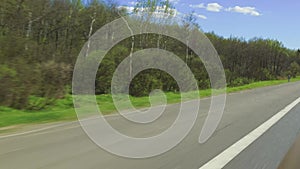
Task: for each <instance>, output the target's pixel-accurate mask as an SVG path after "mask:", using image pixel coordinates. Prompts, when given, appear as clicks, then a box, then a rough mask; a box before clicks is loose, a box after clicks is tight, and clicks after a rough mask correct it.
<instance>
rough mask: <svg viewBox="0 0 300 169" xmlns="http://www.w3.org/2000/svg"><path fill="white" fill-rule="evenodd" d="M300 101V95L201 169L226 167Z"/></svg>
mask: <svg viewBox="0 0 300 169" xmlns="http://www.w3.org/2000/svg"><path fill="white" fill-rule="evenodd" d="M298 103H300V97H299V98H298V99H296V100H295V101H293V102H292V103H291V104H289V105H287V106H286V107H285V108H284V109H282V110H281V111H279V112H278V113H277V114H275V115H274V116H273V117H271V118H270V119H269V120H267V121H266V122H264V123H263V124H262V125H260V126H259V127H257V128H256V129H254V130H253V131H252V132H250V133H249V134H248V135H246V136H245V137H243V138H242V139H240V140H239V141H237V142H236V143H234V144H233V145H231V146H230V147H229V148H227V149H226V150H224V151H223V152H222V153H220V154H219V155H217V156H216V157H214V158H213V159H212V160H210V161H209V162H208V163H206V164H204V165H203V166H202V167H200V168H199V169H221V168H223V167H225V166H226V165H227V164H228V163H229V162H230V161H231V160H233V159H234V158H235V157H236V156H237V155H239V154H240V153H241V152H242V151H243V150H245V149H246V148H247V147H248V146H249V145H250V144H252V143H253V142H254V141H255V140H257V139H258V138H259V137H260V136H262V135H263V134H264V133H265V132H266V131H267V130H269V129H270V128H271V127H272V126H273V125H274V124H276V123H277V122H278V121H279V120H281V119H282V118H283V117H284V116H285V115H286V114H288V112H289V111H290V110H291V109H292V108H294V107H295V106H296V105H297V104H298Z"/></svg>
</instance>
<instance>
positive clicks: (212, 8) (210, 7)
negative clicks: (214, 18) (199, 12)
mask: <svg viewBox="0 0 300 169" xmlns="http://www.w3.org/2000/svg"><path fill="white" fill-rule="evenodd" d="M222 9H223V6H221V5H220V4H218V3H209V4H207V7H206V10H208V11H211V12H220V11H221V10H222Z"/></svg>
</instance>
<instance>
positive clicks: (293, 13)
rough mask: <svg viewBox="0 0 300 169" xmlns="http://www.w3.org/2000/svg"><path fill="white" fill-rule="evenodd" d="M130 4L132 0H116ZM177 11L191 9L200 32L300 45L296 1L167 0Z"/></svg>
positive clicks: (299, 14)
mask: <svg viewBox="0 0 300 169" xmlns="http://www.w3.org/2000/svg"><path fill="white" fill-rule="evenodd" d="M117 1H118V3H119V4H120V6H127V7H133V6H134V4H135V2H136V1H135V0H122V1H121V0H117ZM170 1H171V2H172V3H173V4H174V5H175V8H176V10H177V11H178V12H179V13H183V14H189V13H191V12H195V16H196V18H197V23H198V24H199V25H200V27H201V29H202V30H203V31H204V32H212V31H213V32H215V33H216V34H217V35H220V36H223V37H226V38H228V37H230V36H234V37H242V38H245V39H246V40H248V39H251V38H254V37H259V38H269V39H274V40H279V41H281V42H282V43H283V45H284V46H285V47H287V48H290V49H299V48H300V1H298V0H170Z"/></svg>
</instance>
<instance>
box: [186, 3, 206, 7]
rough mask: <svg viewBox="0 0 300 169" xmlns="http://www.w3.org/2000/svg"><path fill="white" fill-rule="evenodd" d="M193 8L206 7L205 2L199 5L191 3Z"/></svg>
mask: <svg viewBox="0 0 300 169" xmlns="http://www.w3.org/2000/svg"><path fill="white" fill-rule="evenodd" d="M189 6H190V7H191V8H206V7H205V5H204V3H201V4H198V5H192V4H191V5H189Z"/></svg>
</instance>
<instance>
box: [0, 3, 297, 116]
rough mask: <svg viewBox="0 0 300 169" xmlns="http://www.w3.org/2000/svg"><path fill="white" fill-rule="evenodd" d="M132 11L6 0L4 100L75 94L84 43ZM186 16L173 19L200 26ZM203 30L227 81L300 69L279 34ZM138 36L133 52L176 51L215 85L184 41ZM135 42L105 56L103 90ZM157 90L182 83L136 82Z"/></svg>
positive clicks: (0, 69) (135, 92)
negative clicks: (246, 36) (249, 35)
mask: <svg viewBox="0 0 300 169" xmlns="http://www.w3.org/2000/svg"><path fill="white" fill-rule="evenodd" d="M141 7H144V8H143V9H149V11H150V12H155V11H156V10H161V9H162V8H163V9H164V10H163V11H164V12H166V13H169V14H170V15H172V11H173V10H174V7H173V5H172V3H171V2H170V1H168V0H139V1H138V2H137V5H136V7H135V9H134V11H133V12H139V9H142V8H141ZM145 7H148V8H145ZM128 13H129V11H127V9H126V8H122V7H120V5H119V4H118V3H116V2H114V1H99V0H90V1H83V0H34V1H32V0H1V3H0V106H7V107H11V108H15V109H29V110H30V109H34V108H36V104H34V105H35V106H33V103H31V101H30V100H31V98H32V97H38V98H43V99H42V101H39V105H38V108H39V109H42V108H43V107H44V106H46V105H49V104H51V103H52V102H53V101H54V100H56V99H61V98H64V97H65V96H66V95H67V94H72V90H71V88H72V75H73V69H74V65H75V62H76V60H77V57H78V54H79V52H80V50H81V49H82V47H83V46H84V44H85V43H86V42H87V41H88V40H89V38H90V37H91V36H92V35H93V34H94V33H95V32H96V31H97V30H98V29H100V28H101V27H103V26H104V25H106V24H107V23H109V22H111V21H113V20H115V19H117V18H120V17H121V16H125V15H128ZM182 23H183V24H178V25H170V26H179V27H181V29H189V30H190V31H194V30H195V29H196V30H197V31H201V25H199V24H197V22H196V19H195V18H193V14H187V15H186V16H185V17H183V21H182ZM173 24H174V23H173ZM191 25H196V26H195V27H192V26H191ZM205 35H206V36H207V37H208V38H209V40H210V41H211V42H212V44H213V45H214V47H215V48H216V50H217V52H218V54H219V56H220V58H221V61H222V63H223V67H224V70H225V74H226V81H227V85H228V86H240V85H244V84H249V83H252V82H256V81H264V80H275V79H285V78H287V76H288V75H290V76H292V77H296V76H297V74H298V73H299V72H300V66H299V64H300V50H294V49H288V48H286V47H285V46H284V45H283V44H282V43H281V42H280V41H279V40H274V39H263V38H259V37H254V38H252V39H250V40H245V39H244V38H242V37H230V38H224V37H222V36H218V35H217V33H214V32H206V33H205ZM108 36H112V35H111V34H109V35H108ZM134 42H135V43H134V44H135V46H134V49H133V50H134V51H139V50H142V49H146V48H151V47H153V48H154V47H155V48H161V49H165V50H168V51H172V52H173V53H175V54H176V55H177V56H179V57H180V58H181V59H182V60H183V61H184V62H186V64H187V65H188V66H189V67H190V69H191V70H192V71H193V73H194V76H195V77H196V79H197V82H198V86H199V88H200V89H208V88H210V82H209V78H208V75H207V72H206V70H205V67H204V66H203V63H202V62H201V60H200V59H199V58H198V57H197V56H196V55H195V53H194V52H193V51H192V50H190V49H188V48H187V47H186V46H185V45H183V44H181V43H179V42H176V41H174V40H172V39H171V38H170V37H166V36H161V35H139V36H136V37H135V38H134ZM166 42H168V43H166ZM131 47H132V38H128V39H126V40H124V41H122V42H120V43H119V44H118V45H116V46H115V47H114V48H113V49H112V50H110V52H109V53H108V54H107V55H106V56H105V58H104V60H103V62H102V63H101V64H100V66H99V70H98V72H97V76H96V82H95V84H96V89H95V90H96V94H97V95H100V94H109V93H110V88H111V79H112V76H113V73H114V70H115V69H116V68H117V66H118V65H119V64H120V62H121V61H122V60H123V59H125V57H126V56H128V55H129V54H130V52H131ZM100 84H101V85H100ZM153 89H162V90H163V91H166V92H177V91H178V86H177V84H176V82H175V81H174V79H173V78H172V77H171V76H170V75H168V74H167V73H164V72H162V71H160V70H146V71H143V72H141V73H140V74H138V75H137V76H136V77H135V78H134V79H133V81H132V83H131V84H130V94H131V95H132V96H145V95H148V94H149V92H151V91H152V90H153Z"/></svg>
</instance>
